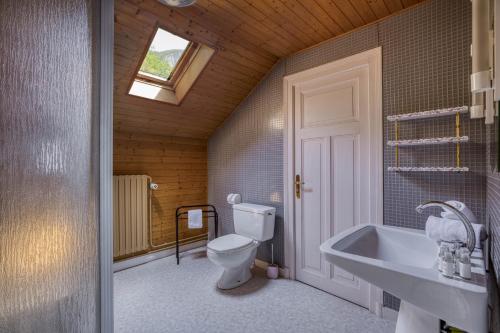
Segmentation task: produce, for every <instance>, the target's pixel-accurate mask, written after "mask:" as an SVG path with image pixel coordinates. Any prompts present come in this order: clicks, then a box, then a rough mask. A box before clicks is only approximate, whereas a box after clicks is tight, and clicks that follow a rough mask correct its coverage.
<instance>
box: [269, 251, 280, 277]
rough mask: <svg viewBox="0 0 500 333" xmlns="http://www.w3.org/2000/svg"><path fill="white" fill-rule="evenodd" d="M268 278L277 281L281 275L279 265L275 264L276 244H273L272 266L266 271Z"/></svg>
mask: <svg viewBox="0 0 500 333" xmlns="http://www.w3.org/2000/svg"><path fill="white" fill-rule="evenodd" d="M266 274H267V277H268V278H270V279H277V278H278V274H279V268H278V265H276V264H275V263H274V244H271V265H269V266H267V269H266Z"/></svg>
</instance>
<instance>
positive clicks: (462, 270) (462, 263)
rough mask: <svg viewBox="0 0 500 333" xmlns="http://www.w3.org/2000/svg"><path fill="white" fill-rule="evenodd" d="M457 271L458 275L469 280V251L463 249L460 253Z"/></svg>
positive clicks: (470, 275) (470, 274)
mask: <svg viewBox="0 0 500 333" xmlns="http://www.w3.org/2000/svg"><path fill="white" fill-rule="evenodd" d="M458 271H459V274H460V277H461V278H463V279H466V280H470V278H471V277H472V273H471V262H470V254H469V251H466V252H465V251H463V252H461V253H460V259H459V261H458Z"/></svg>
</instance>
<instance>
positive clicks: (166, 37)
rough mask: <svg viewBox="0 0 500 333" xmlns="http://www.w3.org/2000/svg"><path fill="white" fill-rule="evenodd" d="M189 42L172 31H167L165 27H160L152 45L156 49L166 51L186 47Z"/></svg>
mask: <svg viewBox="0 0 500 333" xmlns="http://www.w3.org/2000/svg"><path fill="white" fill-rule="evenodd" d="M188 44H189V41H187V40H185V39H182V38H180V37H177V36H176V35H174V34H171V33H170V32H167V31H165V30H163V29H158V32H157V33H156V35H155V37H154V38H153V42H152V43H151V47H152V48H153V49H154V50H155V51H165V50H172V49H181V50H182V49H185V48H186V46H187V45H188Z"/></svg>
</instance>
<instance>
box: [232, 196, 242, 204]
mask: <svg viewBox="0 0 500 333" xmlns="http://www.w3.org/2000/svg"><path fill="white" fill-rule="evenodd" d="M240 203H241V195H239V194H235V195H234V197H233V205H237V204H240Z"/></svg>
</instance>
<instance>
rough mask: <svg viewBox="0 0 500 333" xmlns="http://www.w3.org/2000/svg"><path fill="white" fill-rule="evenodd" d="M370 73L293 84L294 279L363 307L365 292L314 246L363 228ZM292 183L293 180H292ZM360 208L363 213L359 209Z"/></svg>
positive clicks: (359, 69)
mask: <svg viewBox="0 0 500 333" xmlns="http://www.w3.org/2000/svg"><path fill="white" fill-rule="evenodd" d="M370 84H373V83H370V68H369V65H368V64H367V65H366V66H359V65H357V66H354V67H349V64H348V63H347V64H346V66H345V67H341V68H339V69H338V70H337V71H334V72H328V73H321V72H320V73H317V74H316V75H313V76H311V77H308V78H306V79H304V80H302V81H300V82H296V83H295V84H294V99H293V101H294V118H295V124H294V125H295V130H294V131H295V133H294V135H295V162H294V163H295V171H296V175H297V176H298V177H300V183H301V184H300V194H299V195H296V196H295V226H296V233H295V237H296V241H295V244H296V246H295V259H296V263H295V277H296V279H297V280H300V281H302V282H304V283H307V284H310V285H312V286H314V287H317V288H320V289H322V290H324V291H327V292H329V293H332V294H334V295H337V296H339V297H342V298H345V299H347V300H349V301H352V302H354V303H356V304H359V305H361V306H364V307H367V308H368V307H369V302H370V297H369V285H368V283H366V282H364V281H362V280H360V279H359V278H357V277H356V276H353V275H352V274H350V273H348V272H346V271H343V270H341V269H340V268H337V267H334V266H333V265H331V264H330V263H328V262H327V261H326V260H325V259H324V258H323V256H322V255H321V253H320V251H319V246H320V244H321V243H322V242H324V241H325V240H327V239H328V238H330V237H332V236H333V235H335V234H336V233H339V232H341V231H343V230H345V229H347V228H349V227H352V226H354V225H357V224H360V223H371V222H370V219H371V217H370V209H367V208H369V206H370V205H369V203H370V200H371V199H370V187H369V186H370V185H369V184H370V181H371V180H370V163H371V161H370V158H371V157H370V156H371V154H370V113H369V110H370V105H369V104H370V101H369V87H370ZM296 180H298V178H296ZM363 207H364V208H365V209H363Z"/></svg>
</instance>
